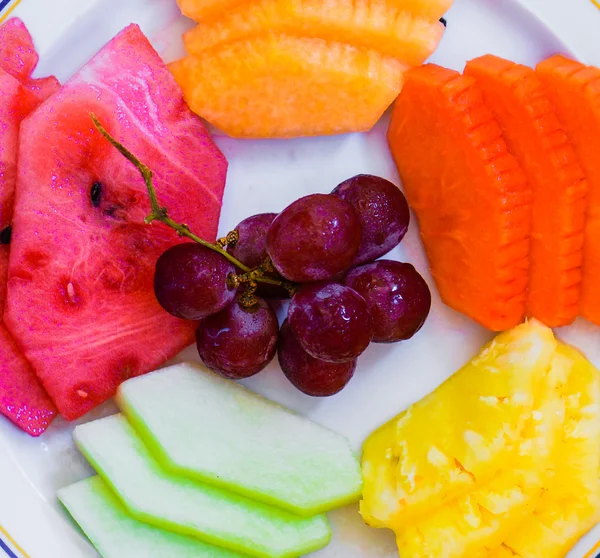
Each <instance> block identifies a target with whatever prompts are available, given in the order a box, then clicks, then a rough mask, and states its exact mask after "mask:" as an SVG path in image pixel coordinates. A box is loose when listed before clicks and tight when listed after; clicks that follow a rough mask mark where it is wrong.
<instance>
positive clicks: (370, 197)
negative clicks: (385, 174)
mask: <svg viewBox="0 0 600 558" xmlns="http://www.w3.org/2000/svg"><path fill="white" fill-rule="evenodd" d="M331 193H332V194H334V195H335V196H338V197H339V198H341V199H343V200H345V201H347V202H348V203H349V204H350V205H351V206H352V207H353V208H354V210H355V211H356V213H357V215H358V218H359V219H360V223H361V225H362V242H361V243H360V249H359V250H358V254H357V255H356V257H355V258H354V262H353V265H360V264H363V263H367V262H372V261H374V260H376V259H377V258H379V257H381V256H383V255H384V254H387V253H388V252H389V251H390V250H392V249H393V248H395V247H396V246H397V245H398V244H400V242H401V241H402V239H403V238H404V235H405V234H406V231H407V230H408V224H409V222H410V210H409V209H408V203H407V201H406V198H405V197H404V194H403V193H402V192H401V191H400V189H399V188H398V187H397V186H395V185H394V184H392V183H391V182H390V181H389V180H386V179H385V178H381V177H379V176H373V175H371V174H359V175H358V176H355V177H354V178H349V179H348V180H346V181H345V182H342V183H341V184H340V185H339V186H337V188H335V190H333V192H331Z"/></svg>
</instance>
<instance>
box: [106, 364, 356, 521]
mask: <svg viewBox="0 0 600 558" xmlns="http://www.w3.org/2000/svg"><path fill="white" fill-rule="evenodd" d="M117 404H118V405H119V407H120V409H121V411H122V412H123V413H124V414H125V415H127V418H128V419H129V421H130V422H131V424H132V425H133V426H134V427H135V429H136V430H137V431H138V432H139V434H140V435H141V436H142V437H143V438H144V440H145V442H146V444H147V445H148V447H149V448H150V449H151V451H152V453H153V454H154V455H155V456H156V457H157V458H158V460H159V461H160V462H161V463H162V465H163V466H164V467H165V468H167V469H169V470H171V471H174V472H177V473H178V474H181V475H185V476H188V477H190V478H196V479H201V480H203V481H205V482H208V483H212V484H215V485H219V486H223V487H225V488H228V489H229V490H232V491H234V492H238V493H240V494H244V495H246V496H248V497H250V498H254V499H256V500H260V501H263V502H266V503H269V504H272V505H275V506H280V507H282V508H284V509H288V510H290V511H292V512H294V513H297V514H299V515H304V516H309V515H314V514H316V513H320V512H324V511H328V510H330V509H333V508H335V507H339V506H341V505H344V504H347V503H351V502H355V501H357V500H358V499H359V498H360V493H361V489H362V477H361V472H360V465H359V463H358V459H357V458H356V456H355V455H354V453H353V452H352V449H351V448H350V445H349V443H348V441H347V440H346V439H345V438H344V437H343V436H340V435H339V434H336V433H335V432H331V431H330V430H327V429H326V428H324V427H322V426H319V425H317V424H315V423H314V422H311V421H309V420H308V419H306V418H304V417H301V416H299V415H297V414H295V413H293V412H292V411H289V410H287V409H285V408H283V407H281V406H279V405H277V404H276V403H274V402H272V401H269V400H267V399H264V398H263V397H260V396H259V395H256V394H255V393H252V392H251V391H249V390H247V389H246V388H244V387H243V386H241V385H239V384H236V383H234V382H231V381H229V380H226V379H223V378H221V377H219V376H217V375H215V374H213V373H211V372H208V371H207V370H206V369H205V368H202V367H201V366H199V365H196V364H191V363H183V364H177V365H175V366H171V367H169V368H165V369H163V370H159V371H157V372H153V373H151V374H149V375H147V376H144V377H140V378H135V379H132V380H129V381H127V382H125V383H123V384H122V385H121V388H120V390H119V392H118V394H117Z"/></svg>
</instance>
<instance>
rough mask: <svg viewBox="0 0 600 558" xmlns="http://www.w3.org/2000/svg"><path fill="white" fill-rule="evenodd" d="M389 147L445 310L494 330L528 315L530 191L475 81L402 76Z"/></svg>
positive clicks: (417, 73) (433, 72) (441, 74)
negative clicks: (418, 225)
mask: <svg viewBox="0 0 600 558" xmlns="http://www.w3.org/2000/svg"><path fill="white" fill-rule="evenodd" d="M405 80H406V82H405V85H404V88H403V90H402V93H401V94H400V96H399V97H398V100H397V101H396V104H395V107H394V112H393V115H392V122H391V124H390V128H389V132H388V141H389V144H390V147H391V150H392V154H393V156H394V159H395V161H396V164H397V166H398V170H399V172H400V176H401V178H402V183H403V185H404V189H405V191H406V194H407V197H408V200H409V203H410V204H411V206H412V208H413V209H414V210H415V212H416V214H417V217H418V219H419V224H420V226H421V235H422V238H423V242H424V245H425V249H426V251H427V255H428V257H429V263H430V266H431V271H432V274H433V277H434V279H435V281H436V284H437V287H438V290H439V292H440V295H441V297H442V299H443V300H444V302H445V303H446V304H447V305H449V306H450V307H452V308H454V309H455V310H458V311H459V312H462V313H463V314H466V315H467V316H469V317H471V318H472V319H474V320H475V321H477V322H479V323H480V324H482V325H483V326H485V327H487V328H488V329H491V330H496V331H499V330H505V329H510V328H512V327H514V326H516V325H517V324H519V323H520V322H521V320H522V318H523V316H524V314H525V300H526V288H527V279H528V271H529V270H528V268H529V258H528V252H529V236H530V233H531V207H532V195H531V187H530V186H529V183H528V181H527V179H526V178H525V175H524V173H523V171H522V169H521V166H520V165H519V162H518V161H517V159H516V158H515V157H514V156H513V155H512V154H511V152H510V150H509V148H508V146H507V144H506V141H505V140H504V138H503V135H502V129H501V128H500V125H499V124H498V121H497V120H496V118H495V117H494V115H493V114H492V112H491V110H490V109H489V108H488V107H487V105H486V104H485V103H484V100H483V97H482V95H481V92H480V91H479V89H478V87H477V85H476V82H475V79H474V78H472V77H468V76H461V75H460V74H458V73H457V72H454V71H452V70H448V69H445V68H441V67H439V66H436V65H433V64H428V65H425V66H421V67H419V68H414V69H412V70H410V71H409V72H407V73H406V75H405Z"/></svg>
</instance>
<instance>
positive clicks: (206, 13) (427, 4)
mask: <svg viewBox="0 0 600 558" xmlns="http://www.w3.org/2000/svg"><path fill="white" fill-rule="evenodd" d="M374 1H378V0H374ZM251 3H255V0H177V4H179V8H180V9H181V11H182V12H183V14H184V15H186V16H187V17H189V18H192V19H194V20H196V21H199V22H207V21H210V20H213V19H216V18H218V17H222V16H225V15H226V14H229V13H231V12H232V11H233V10H235V9H237V8H239V7H240V6H245V5H247V4H251ZM389 4H390V6H391V7H393V8H399V9H401V10H403V11H406V12H409V13H411V14H413V15H416V16H421V17H424V18H427V19H429V20H431V21H437V20H438V19H440V17H442V16H443V15H444V14H445V13H446V12H447V11H448V10H449V9H450V6H451V5H452V0H389Z"/></svg>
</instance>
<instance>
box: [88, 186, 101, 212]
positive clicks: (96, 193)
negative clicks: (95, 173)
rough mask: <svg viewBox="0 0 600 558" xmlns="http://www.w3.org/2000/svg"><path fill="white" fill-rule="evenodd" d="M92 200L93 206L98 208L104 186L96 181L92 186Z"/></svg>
mask: <svg viewBox="0 0 600 558" xmlns="http://www.w3.org/2000/svg"><path fill="white" fill-rule="evenodd" d="M90 198H91V199H92V205H93V206H94V207H98V206H99V205H100V200H101V198H102V184H101V183H100V182H98V181H96V182H94V183H93V184H92V189H91V190H90Z"/></svg>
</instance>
